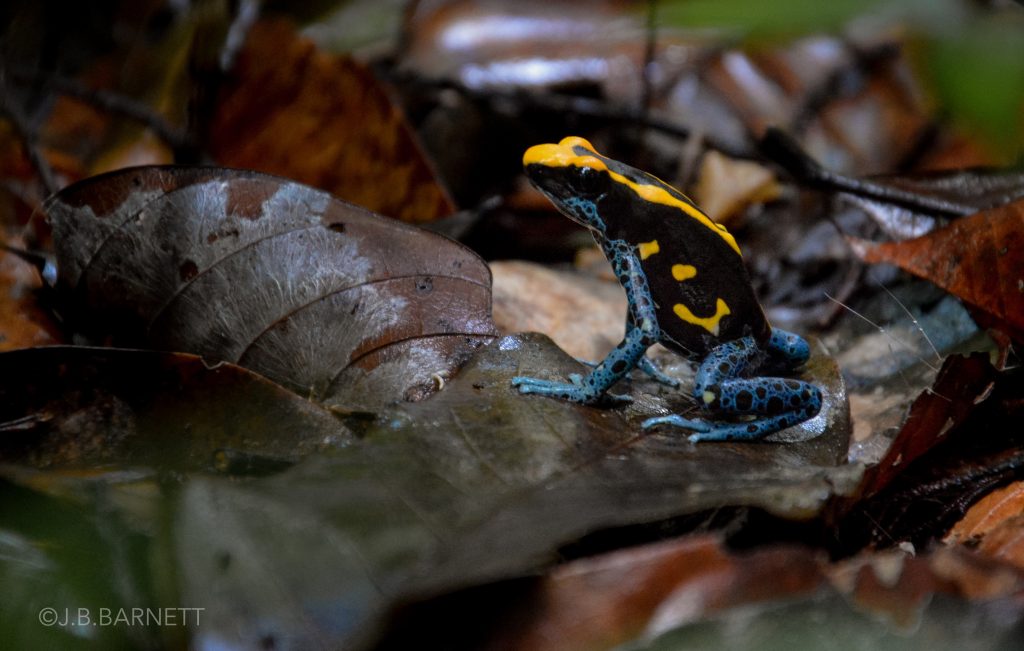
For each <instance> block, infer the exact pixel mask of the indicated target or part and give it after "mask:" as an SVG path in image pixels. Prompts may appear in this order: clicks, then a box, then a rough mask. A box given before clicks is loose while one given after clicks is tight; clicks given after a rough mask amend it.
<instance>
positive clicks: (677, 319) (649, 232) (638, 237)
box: [512, 136, 822, 443]
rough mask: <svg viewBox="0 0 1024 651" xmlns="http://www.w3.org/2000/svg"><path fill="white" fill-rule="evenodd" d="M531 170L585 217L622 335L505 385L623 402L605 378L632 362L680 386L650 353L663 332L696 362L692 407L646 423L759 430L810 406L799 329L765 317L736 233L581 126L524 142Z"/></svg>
mask: <svg viewBox="0 0 1024 651" xmlns="http://www.w3.org/2000/svg"><path fill="white" fill-rule="evenodd" d="M523 167H524V170H525V173H526V176H527V178H528V179H529V180H530V182H531V183H532V184H533V185H534V186H535V187H536V188H537V189H538V190H540V192H541V193H542V194H544V195H545V196H546V197H547V198H548V199H549V200H550V201H551V202H552V203H553V204H554V205H555V207H556V208H557V209H558V211H559V212H561V213H562V214H563V215H565V216H566V217H568V218H569V219H571V220H572V221H574V222H576V223H578V224H580V225H581V226H583V227H585V228H586V229H588V230H589V231H590V233H591V235H592V236H593V238H594V240H595V241H596V243H597V245H598V246H599V247H600V248H601V250H602V252H603V253H604V255H605V257H606V258H607V259H608V262H609V263H610V264H611V266H612V270H613V272H614V274H615V277H616V278H617V279H618V282H619V284H620V285H622V287H623V289H624V290H625V292H626V299H627V306H628V307H627V314H626V329H625V336H624V337H623V339H622V341H621V342H620V343H619V344H618V345H617V346H616V347H615V348H614V349H613V350H612V351H611V352H610V353H609V354H608V355H607V356H606V357H605V358H604V360H602V361H601V362H598V363H595V364H592V365H591V369H590V371H589V373H587V374H586V375H581V374H578V373H577V374H571V375H570V376H569V377H568V381H567V382H566V381H558V380H548V379H543V378H535V377H526V376H516V377H514V378H512V386H513V387H515V388H517V389H518V391H519V392H520V393H523V394H535V395H540V396H547V397H550V398H557V399H562V400H566V401H570V402H575V403H580V404H584V405H597V404H599V403H602V402H607V401H611V402H615V403H620V402H623V401H628V400H629V398H628V396H619V395H616V394H612V393H609V390H610V389H611V388H612V387H613V386H614V385H615V384H616V383H617V382H618V381H619V380H621V379H623V378H624V377H626V375H627V374H629V373H630V372H631V371H632V370H633V369H640V370H641V371H643V372H646V373H647V374H649V375H651V376H652V377H654V379H656V380H658V381H659V382H661V383H662V384H667V385H669V386H674V387H678V385H679V383H678V381H676V380H674V379H673V378H671V377H669V376H667V375H666V374H665V373H663V372H662V371H661V370H660V369H658V368H657V367H656V366H655V365H654V364H653V362H651V360H650V359H648V357H647V356H646V355H647V351H648V349H649V348H650V347H651V346H653V345H654V344H656V343H660V344H662V345H663V346H665V347H666V348H668V349H669V350H671V351H673V352H675V353H677V354H679V355H681V356H683V357H684V358H685V359H687V360H689V361H690V362H691V363H693V364H695V365H696V366H697V370H696V374H695V376H694V389H693V397H694V398H695V399H696V401H697V403H698V405H699V406H700V412H701V413H700V416H699V417H697V418H687V417H684V416H682V415H680V414H669V415H664V416H654V417H650V418H647V419H646V420H644V421H643V423H642V424H641V427H642V428H643V429H645V430H648V429H651V428H655V427H659V426H671V427H678V428H684V429H686V430H689V431H690V432H691V434H690V435H689V436H688V438H689V440H690V441H692V442H694V443H696V442H699V441H757V440H761V439H764V438H765V437H767V436H770V435H771V434H774V433H776V432H779V431H781V430H783V429H786V428H788V427H792V426H794V425H798V424H800V423H802V422H804V421H807V420H809V419H811V418H813V417H814V416H816V415H817V414H818V412H819V411H820V409H821V405H822V392H821V390H820V389H819V388H818V387H817V386H816V385H814V384H813V383H811V382H807V381H805V380H801V379H797V378H795V377H792V376H793V375H795V374H797V373H798V371H800V370H801V369H802V367H804V365H805V364H806V362H807V361H808V359H809V358H810V345H809V344H808V342H807V341H806V340H805V339H804V338H802V337H800V336H799V335H797V334H795V333H792V332H788V331H786V330H782V329H779V328H774V327H772V326H771V325H770V324H769V322H768V319H767V317H766V316H765V313H764V309H763V308H762V306H761V304H760V302H759V301H758V300H757V296H756V295H755V292H754V289H753V287H752V285H751V282H750V277H749V275H748V272H747V268H746V265H745V264H744V261H743V254H742V253H741V251H740V247H739V245H738V244H737V242H736V239H735V237H733V235H732V234H731V233H730V232H729V231H728V229H726V228H725V226H723V225H722V224H719V223H717V222H716V221H714V220H713V219H711V218H710V217H709V216H708V215H707V214H706V213H704V212H703V211H702V210H701V209H700V208H698V207H697V205H696V204H695V203H694V202H693V201H691V200H690V199H689V198H688V197H687V196H686V195H685V194H683V193H682V192H680V191H679V190H677V189H676V188H674V187H672V186H671V185H669V184H668V183H665V182H664V181H662V180H660V179H659V178H657V177H656V176H654V175H652V174H649V173H647V172H644V171H642V170H639V169H637V168H634V167H631V166H630V165H627V164H625V163H622V162H619V161H617V160H613V159H611V158H608V157H606V156H603V155H601V154H600V153H598V152H597V150H596V149H595V148H594V146H593V145H592V144H591V143H590V142H589V141H587V140H586V139H584V138H581V137H578V136H569V137H566V138H563V139H562V140H561V141H560V142H558V143H557V144H555V143H548V144H540V145H535V146H533V147H530V148H529V149H527V150H526V153H525V154H524V155H523Z"/></svg>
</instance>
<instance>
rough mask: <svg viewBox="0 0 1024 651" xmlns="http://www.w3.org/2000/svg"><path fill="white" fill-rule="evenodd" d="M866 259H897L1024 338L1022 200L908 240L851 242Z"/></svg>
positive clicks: (986, 318)
mask: <svg viewBox="0 0 1024 651" xmlns="http://www.w3.org/2000/svg"><path fill="white" fill-rule="evenodd" d="M852 246H853V250H854V252H855V253H856V254H857V255H858V256H859V257H860V258H861V259H862V260H864V261H866V262H886V263H890V264H894V265H896V266H898V267H900V268H901V269H904V270H905V271H908V272H910V273H912V274H914V275H916V276H920V277H921V278H925V279H926V280H929V281H931V282H933V283H935V284H936V285H938V286H939V287H941V288H943V289H945V290H946V291H948V292H950V293H951V294H953V295H955V296H957V297H959V298H960V299H961V300H963V301H964V302H965V303H967V304H969V305H970V306H972V307H973V308H975V314H977V315H979V316H980V317H981V319H982V320H983V321H985V322H987V323H985V325H989V326H992V327H996V328H1000V329H1003V330H1005V331H1006V332H1007V333H1008V334H1010V335H1011V336H1013V337H1015V338H1016V339H1017V340H1018V341H1024V291H1022V288H1024V258H1022V256H1024V201H1015V202H1013V203H1009V204H1007V205H1005V206H1000V207H998V208H993V209H991V210H986V211H982V212H979V213H976V214H974V215H971V216H970V217H965V218H963V219H958V220H955V221H953V222H952V223H950V224H949V225H948V226H946V227H945V228H942V229H940V230H937V231H934V232H932V233H930V234H928V235H924V236H922V237H919V238H916V239H913V240H907V241H904V242H884V243H871V242H866V241H863V240H854V241H853V242H852Z"/></svg>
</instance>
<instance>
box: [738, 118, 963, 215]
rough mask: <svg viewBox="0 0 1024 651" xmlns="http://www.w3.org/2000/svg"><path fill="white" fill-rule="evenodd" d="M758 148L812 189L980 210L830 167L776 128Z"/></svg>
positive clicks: (936, 209) (918, 207)
mask: <svg viewBox="0 0 1024 651" xmlns="http://www.w3.org/2000/svg"><path fill="white" fill-rule="evenodd" d="M758 148H759V149H760V151H761V153H762V154H763V155H764V157H765V158H767V159H768V160H770V161H773V162H775V163H776V164H778V165H779V166H780V167H782V168H783V169H785V170H786V171H787V172H789V173H790V174H791V175H792V176H793V177H794V178H795V179H796V180H797V181H798V182H800V183H803V184H804V185H807V186H809V187H812V188H817V189H821V190H833V191H838V192H849V193H850V194H855V195H857V196H859V197H865V198H867V199H874V200H876V201H882V202H884V203H889V204H895V205H898V206H902V207H904V208H907V209H910V210H913V211H917V212H924V213H928V214H931V215H939V216H944V217H963V216H966V215H970V214H973V213H975V212H977V208H975V207H973V206H969V205H966V204H961V203H956V202H953V201H947V200H946V199H941V198H938V197H930V196H928V195H924V194H917V193H915V192H908V191H906V190H901V189H899V188H894V187H892V186H888V185H883V184H881V183H875V182H873V181H868V180H865V179H856V178H853V177H849V176H845V175H843V174H838V173H836V172H832V171H831V170H827V169H825V168H824V167H822V166H821V165H819V164H818V162H817V161H815V160H814V159H813V158H811V157H810V156H809V155H808V154H807V152H805V151H804V150H803V149H802V148H801V147H800V145H799V144H797V143H796V141H794V140H793V139H792V138H790V137H789V136H788V135H786V134H785V133H784V132H783V131H781V130H779V129H777V128H774V127H771V128H769V129H767V130H766V131H765V134H764V136H762V137H761V139H760V141H758Z"/></svg>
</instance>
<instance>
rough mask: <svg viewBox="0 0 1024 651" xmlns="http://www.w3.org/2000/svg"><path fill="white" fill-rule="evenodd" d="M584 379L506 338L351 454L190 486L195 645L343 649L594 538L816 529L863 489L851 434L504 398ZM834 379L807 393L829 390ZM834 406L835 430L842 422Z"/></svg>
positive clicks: (649, 408)
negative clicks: (668, 427)
mask: <svg viewBox="0 0 1024 651" xmlns="http://www.w3.org/2000/svg"><path fill="white" fill-rule="evenodd" d="M582 368H583V367H582V365H581V364H579V363H578V362H576V361H575V360H573V359H571V358H569V357H568V356H567V355H565V353H564V352H562V351H561V350H559V349H558V348H557V347H556V346H555V345H554V344H552V343H551V341H550V340H548V339H547V338H546V337H542V336H540V335H528V336H510V337H504V338H502V339H500V340H498V341H496V342H494V343H493V344H492V345H490V346H488V347H487V348H486V349H484V350H482V351H481V352H480V353H479V354H477V355H476V356H474V357H473V359H472V360H471V361H470V362H469V363H468V364H467V365H466V366H465V367H464V368H463V369H462V370H461V371H460V373H459V375H458V376H457V377H455V378H454V379H453V380H452V382H451V383H449V384H448V386H447V387H446V388H445V390H444V391H442V392H439V393H438V394H437V395H435V396H433V397H432V398H431V399H430V400H424V401H421V402H417V403H403V404H401V405H399V406H396V407H395V408H393V409H391V410H389V411H386V412H384V413H383V414H381V417H380V418H379V419H378V420H377V421H376V422H375V423H373V424H372V425H371V426H369V427H368V428H367V429H366V430H365V431H364V432H363V433H362V436H361V437H360V444H359V445H357V446H352V447H349V448H345V449H343V450H335V451H332V452H330V453H328V454H323V455H316V456H313V457H310V458H308V459H306V460H305V461H303V462H302V463H300V464H298V465H296V466H295V467H293V468H291V469H289V470H288V471H286V472H284V473H280V474H278V475H276V476H275V477H269V478H266V479H259V480H256V481H254V482H250V483H248V484H246V485H244V486H240V485H238V484H237V483H233V482H227V481H221V480H218V479H212V480H211V479H203V478H197V479H195V480H192V481H190V482H189V483H188V485H187V486H186V487H185V488H184V490H183V491H182V494H181V501H180V503H178V504H177V506H176V510H175V513H176V516H175V518H176V525H175V531H174V535H175V541H176V542H175V545H176V549H177V554H178V559H179V562H180V567H181V573H180V575H181V576H182V577H183V588H182V591H183V594H184V595H185V596H186V597H187V600H188V601H189V602H190V603H195V604H196V605H197V606H203V607H205V608H207V610H206V611H205V612H206V613H207V614H208V618H207V620H205V624H204V626H203V627H202V629H201V630H198V631H197V636H198V637H197V639H196V641H195V643H196V644H200V643H202V642H204V641H206V640H212V639H230V640H237V641H238V642H239V643H244V644H251V643H252V641H253V640H254V639H259V638H258V637H257V636H259V635H266V636H268V637H271V638H273V639H274V640H278V641H280V640H296V641H297V642H296V644H297V645H298V646H299V647H305V646H310V645H311V644H313V643H314V642H315V643H319V644H323V645H327V646H337V647H346V648H351V647H352V646H357V645H358V642H359V641H361V640H364V639H365V636H367V635H370V634H372V633H373V632H374V631H376V630H377V625H378V623H379V622H380V619H381V617H382V616H383V614H384V613H385V612H386V611H387V609H388V608H389V607H390V606H392V605H393V604H394V603H395V602H396V601H399V602H400V601H402V600H404V599H409V598H421V597H423V596H429V595H436V594H440V593H445V592H448V591H451V590H456V589H461V588H466V587H469V586H473V585H479V584H481V583H484V582H488V581H493V580H497V579H502V578H510V577H519V576H522V575H524V574H532V573H534V572H536V571H537V570H538V569H539V568H542V567H545V566H547V565H549V564H550V563H552V562H554V561H555V560H557V559H558V558H559V557H560V555H561V554H560V551H561V550H562V549H563V548H564V547H565V546H567V545H572V544H575V543H577V542H578V541H579V540H580V539H581V537H586V536H587V535H588V534H592V533H596V532H602V531H608V530H609V529H610V530H613V531H614V530H617V529H618V530H620V531H621V530H623V529H625V528H628V527H630V526H636V525H642V524H650V523H658V522H665V521H672V519H673V518H677V517H680V516H684V515H690V514H694V513H701V512H704V511H707V510H710V509H722V510H728V509H731V508H733V507H736V506H741V507H742V506H756V507H760V508H763V509H766V510H769V511H771V512H773V513H776V514H778V515H780V516H783V517H790V518H807V517H813V515H814V514H815V513H817V512H819V511H820V509H821V508H822V507H823V506H824V505H825V503H826V501H827V500H828V499H829V496H830V495H832V494H833V493H836V492H839V493H842V492H844V491H846V490H848V489H850V488H851V487H852V486H853V485H855V483H856V480H857V478H858V477H859V469H858V468H855V467H854V468H850V467H844V466H842V465H840V464H842V461H843V459H844V457H845V450H846V441H847V436H848V433H847V432H848V430H847V429H845V428H844V427H843V423H842V422H838V423H834V427H829V426H827V425H825V426H824V430H825V431H824V432H823V433H821V435H820V436H817V437H813V435H814V432H812V433H811V436H812V437H813V438H805V439H803V440H798V441H795V442H789V443H770V442H767V443H761V444H757V445H751V444H742V443H725V444H715V445H702V444H697V445H694V444H691V443H689V442H688V441H687V440H686V438H685V436H683V435H681V434H680V433H679V432H673V431H658V432H652V433H647V434H642V433H640V432H639V430H638V429H637V428H638V425H639V422H640V421H641V420H642V419H643V418H644V417H645V416H649V415H651V414H652V413H656V411H657V409H658V408H659V407H660V404H661V403H660V402H659V401H656V400H654V399H652V398H650V397H645V396H644V395H643V394H641V393H637V395H636V396H635V401H634V404H633V405H631V406H629V407H626V408H623V409H602V408H595V407H586V406H581V405H575V404H570V403H567V402H564V401H559V400H551V399H547V398H541V397H537V396H524V395H521V394H519V393H518V392H517V391H516V390H515V389H513V388H512V387H511V386H510V380H511V378H512V377H513V376H514V375H517V374H520V373H526V374H538V373H542V372H549V373H555V374H562V373H570V372H579V371H580V370H581V369H582ZM827 368H828V373H827V377H828V378H829V379H827V380H825V379H823V378H821V376H820V375H815V380H816V381H827V382H829V384H830V386H831V387H832V388H833V389H834V387H835V386H836V383H837V382H839V379H838V374H837V372H836V369H835V367H834V366H832V367H827ZM819 370H820V369H819ZM840 385H841V383H840ZM626 388H627V387H626V386H623V387H621V389H626ZM842 406H843V405H842V403H840V404H839V405H838V406H837V405H831V404H830V405H829V406H828V407H827V408H826V410H827V411H828V412H829V414H830V415H829V416H826V419H828V421H842V418H843V416H844V415H845V412H844V410H843V409H842ZM823 422H825V421H823ZM821 424H822V423H817V425H821ZM800 434H806V432H804V431H800ZM226 558H227V559H230V562H225V561H224V559H226ZM325 603H331V604H334V607H333V608H323V607H322V604H325Z"/></svg>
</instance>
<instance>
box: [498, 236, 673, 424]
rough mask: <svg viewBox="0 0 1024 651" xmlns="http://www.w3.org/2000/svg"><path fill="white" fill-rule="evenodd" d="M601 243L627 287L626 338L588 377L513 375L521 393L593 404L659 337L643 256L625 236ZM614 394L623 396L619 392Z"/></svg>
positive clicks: (640, 359)
mask: <svg viewBox="0 0 1024 651" xmlns="http://www.w3.org/2000/svg"><path fill="white" fill-rule="evenodd" d="M599 243H600V244H601V246H602V248H603V249H604V251H605V255H606V256H607V257H608V259H609V260H610V261H611V263H612V268H613V269H614V270H615V274H616V275H617V276H618V278H619V282H621V283H622V286H623V287H624V288H625V290H626V300H627V301H628V303H629V316H628V318H627V319H626V336H625V338H623V340H622V342H620V343H619V345H618V346H616V347H615V349H614V350H613V351H612V352H610V353H608V356H607V357H605V359H604V361H602V362H601V363H600V364H598V365H597V366H596V367H594V370H592V371H591V372H590V373H589V374H587V375H586V376H585V377H584V376H580V375H576V374H573V375H570V376H569V380H570V382H556V381H553V380H543V379H540V378H532V377H523V376H517V377H514V378H512V386H514V387H517V388H518V389H519V392H520V393H535V394H538V395H543V396H550V397H553V398H562V399H563V400H571V401H573V402H580V403H583V404H593V403H595V402H597V401H598V400H600V399H601V396H603V395H604V394H605V393H606V392H607V391H608V389H610V388H611V387H612V385H614V384H615V383H616V382H618V381H619V380H621V379H622V378H623V377H624V376H625V375H626V374H627V373H629V372H630V371H631V370H632V369H633V368H635V367H636V366H637V365H638V364H642V360H644V359H646V358H645V357H644V353H646V352H647V349H648V348H650V347H651V346H652V345H653V344H654V343H655V342H656V341H658V338H659V336H660V330H659V328H658V321H657V318H656V314H655V310H654V299H653V298H652V297H651V291H650V288H649V287H648V285H647V278H646V276H644V274H643V271H642V269H641V268H640V260H638V259H637V257H636V254H635V253H634V250H633V247H632V246H630V245H629V244H628V243H626V242H625V241H623V240H612V241H603V240H599ZM652 366H653V365H652ZM615 397H616V398H619V399H622V398H621V397H620V396H615Z"/></svg>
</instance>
